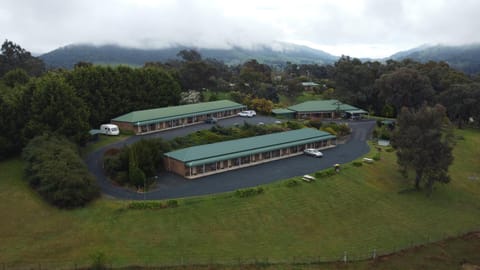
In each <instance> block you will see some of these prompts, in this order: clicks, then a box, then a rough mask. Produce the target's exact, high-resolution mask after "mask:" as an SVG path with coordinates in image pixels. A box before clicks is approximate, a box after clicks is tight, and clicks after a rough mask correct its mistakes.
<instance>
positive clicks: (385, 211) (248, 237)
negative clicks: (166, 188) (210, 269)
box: [0, 130, 480, 269]
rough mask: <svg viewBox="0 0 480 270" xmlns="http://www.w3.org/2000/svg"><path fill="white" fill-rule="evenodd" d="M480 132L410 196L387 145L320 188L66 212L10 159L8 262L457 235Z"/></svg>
mask: <svg viewBox="0 0 480 270" xmlns="http://www.w3.org/2000/svg"><path fill="white" fill-rule="evenodd" d="M479 135H480V133H479V131H473V130H459V131H458V132H457V137H458V138H459V140H458V142H457V146H456V148H455V150H454V155H455V161H454V164H453V166H452V167H451V175H452V179H453V180H452V182H451V183H449V184H448V186H443V185H439V186H438V187H437V189H436V190H435V192H434V193H433V194H432V195H431V197H427V196H425V194H424V193H419V192H412V191H410V189H409V188H410V187H411V184H410V183H406V182H405V180H403V178H402V177H401V176H400V174H399V173H398V172H397V165H396V163H395V154H394V153H393V152H385V151H382V152H381V160H380V161H378V162H375V163H374V164H364V165H363V166H360V167H355V166H352V165H344V166H343V168H344V169H343V170H342V171H341V172H340V173H339V174H338V175H335V176H332V177H326V178H321V179H319V180H317V181H316V182H313V183H304V182H302V181H298V183H299V184H298V185H294V186H292V185H290V184H287V183H289V181H291V180H287V182H277V183H275V184H272V185H267V186H264V187H263V188H264V192H263V193H262V194H259V195H256V196H253V197H247V198H242V197H237V196H235V195H234V194H235V193H226V194H219V195H214V196H206V197H199V198H188V199H183V200H179V201H178V204H179V205H178V207H176V208H167V209H161V210H130V209H128V204H129V202H126V201H116V200H110V199H101V200H98V201H96V202H95V203H94V204H92V205H89V206H88V207H86V208H83V209H77V210H72V211H63V210H58V209H55V208H52V207H51V206H48V205H47V204H46V203H45V202H43V201H42V200H41V199H40V198H39V197H38V195H36V194H35V193H33V192H32V191H31V190H30V189H29V188H28V185H27V183H26V181H24V180H23V175H22V169H23V166H24V164H23V162H22V161H20V160H18V159H13V160H9V161H5V162H3V163H0V179H1V181H0V196H1V197H2V198H3V203H2V204H1V205H0V214H1V215H2V223H0V263H2V262H3V263H5V265H7V266H8V268H9V269H10V267H15V266H21V265H27V264H30V263H32V264H33V265H39V264H42V265H44V266H47V267H44V268H53V267H60V266H61V265H63V266H68V267H73V266H74V265H77V266H79V265H88V264H89V263H91V260H92V259H91V258H92V256H93V255H95V254H99V253H101V254H105V256H106V258H107V261H108V263H109V264H111V265H113V266H124V265H165V264H182V263H184V264H194V263H208V262H212V261H213V262H216V263H238V262H239V261H240V262H241V261H247V260H248V261H254V260H262V261H263V260H268V261H270V262H284V261H287V262H291V261H312V260H318V259H320V260H337V259H341V258H342V257H343V255H344V252H347V253H348V256H349V258H350V259H356V258H366V257H369V256H372V252H373V250H374V249H375V250H376V252H377V254H382V253H385V252H392V251H395V250H398V249H401V248H405V247H409V246H411V245H414V244H419V243H425V242H428V241H431V240H435V239H441V238H444V237H446V236H449V235H457V234H459V233H461V232H466V231H470V230H474V229H478V228H479V227H480V221H479V219H478V216H479V214H480V199H479V198H480V197H479V195H480V179H479V177H480V169H479V168H478V166H477V164H478V156H479V155H480V149H479V148H478V147H476V146H477V145H478V144H479V143H480V136H479ZM373 154H375V151H374V152H372V153H370V154H369V156H372V155H373ZM225 180H226V181H228V179H225ZM48 265H50V266H51V267H48Z"/></svg>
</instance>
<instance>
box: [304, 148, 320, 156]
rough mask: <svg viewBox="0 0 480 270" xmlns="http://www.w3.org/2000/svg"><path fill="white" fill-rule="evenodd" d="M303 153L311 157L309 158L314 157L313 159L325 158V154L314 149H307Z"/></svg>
mask: <svg viewBox="0 0 480 270" xmlns="http://www.w3.org/2000/svg"><path fill="white" fill-rule="evenodd" d="M303 153H304V154H305V155H309V156H312V157H323V153H322V152H320V151H318V150H317V149H314V148H307V149H305V150H303Z"/></svg>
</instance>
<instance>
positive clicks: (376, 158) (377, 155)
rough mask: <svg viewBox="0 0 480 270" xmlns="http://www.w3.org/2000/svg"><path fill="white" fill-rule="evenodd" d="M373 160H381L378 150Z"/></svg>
mask: <svg viewBox="0 0 480 270" xmlns="http://www.w3.org/2000/svg"><path fill="white" fill-rule="evenodd" d="M372 159H373V160H375V161H379V160H380V153H379V152H377V153H376V154H375V155H374V156H373V157H372Z"/></svg>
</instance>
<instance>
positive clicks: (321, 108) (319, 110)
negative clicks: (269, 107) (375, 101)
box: [272, 99, 368, 119]
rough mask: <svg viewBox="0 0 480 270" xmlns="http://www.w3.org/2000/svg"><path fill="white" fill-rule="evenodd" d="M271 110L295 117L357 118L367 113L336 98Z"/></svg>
mask: <svg viewBox="0 0 480 270" xmlns="http://www.w3.org/2000/svg"><path fill="white" fill-rule="evenodd" d="M272 112H273V113H274V114H275V115H282V116H287V117H288V116H290V117H292V118H297V119H311V118H318V119H334V118H340V117H344V118H348V119H359V118H361V117H363V116H364V115H366V114H368V113H367V112H366V111H364V110H362V109H359V108H357V107H354V106H351V105H348V104H345V103H342V102H340V101H338V100H336V99H328V100H312V101H306V102H303V103H300V104H297V105H293V106H290V107H288V108H286V109H275V110H273V111H272ZM277 113H278V114H277Z"/></svg>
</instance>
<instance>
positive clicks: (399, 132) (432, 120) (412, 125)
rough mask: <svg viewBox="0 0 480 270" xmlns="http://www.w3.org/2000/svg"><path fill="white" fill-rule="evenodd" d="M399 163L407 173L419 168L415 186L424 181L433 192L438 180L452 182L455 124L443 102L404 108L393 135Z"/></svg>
mask: <svg viewBox="0 0 480 270" xmlns="http://www.w3.org/2000/svg"><path fill="white" fill-rule="evenodd" d="M391 140H392V145H393V147H395V148H396V150H397V163H398V165H400V167H401V169H402V172H403V174H404V176H405V177H406V176H408V170H413V171H415V188H416V189H417V190H419V189H420V188H421V185H422V184H423V185H424V187H425V188H426V190H427V193H428V194H431V192H432V190H433V185H434V183H435V182H441V183H448V182H449V181H450V176H449V175H448V167H449V166H450V165H451V164H452V162H453V155H452V147H453V135H452V128H451V125H450V122H449V121H448V118H447V117H446V114H445V108H444V107H443V106H441V105H436V106H435V107H428V106H422V107H421V108H420V110H417V111H416V110H413V109H408V108H403V109H402V111H401V113H400V115H399V116H398V118H397V125H396V129H395V131H394V133H393V136H392V138H391Z"/></svg>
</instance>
